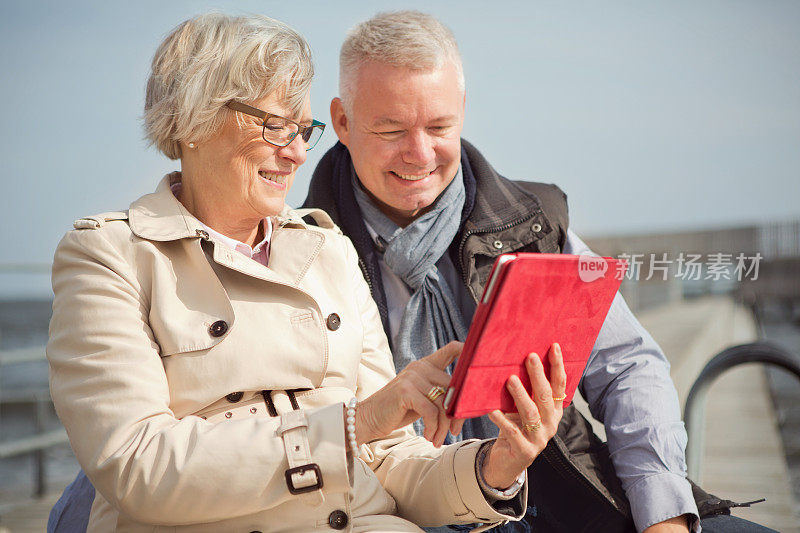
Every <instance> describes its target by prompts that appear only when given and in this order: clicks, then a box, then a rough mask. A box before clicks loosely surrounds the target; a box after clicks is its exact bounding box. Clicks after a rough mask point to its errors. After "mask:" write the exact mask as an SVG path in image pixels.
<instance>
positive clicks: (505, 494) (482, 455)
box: [475, 441, 526, 500]
mask: <svg viewBox="0 0 800 533" xmlns="http://www.w3.org/2000/svg"><path fill="white" fill-rule="evenodd" d="M493 444H494V441H492V442H489V443H486V444H484V445H483V446H481V449H480V450H478V457H477V458H476V461H475V473H476V474H477V475H478V485H479V486H480V488H481V490H482V491H483V493H484V494H485V495H487V496H490V497H492V498H494V499H496V500H510V499H512V498H513V497H514V496H516V495H517V493H518V492H519V489H521V488H522V486H523V485H524V484H525V474H526V472H522V473H521V474H520V475H519V476H518V477H517V479H516V480H515V481H514V483H512V484H511V486H510V487H508V488H507V489H506V490H499V489H496V488H494V487H492V486H490V485H489V484H488V483H486V480H485V479H483V461H484V460H485V459H486V456H487V455H489V450H490V449H491V448H492V445H493Z"/></svg>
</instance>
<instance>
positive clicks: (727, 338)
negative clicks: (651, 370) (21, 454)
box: [0, 297, 800, 533]
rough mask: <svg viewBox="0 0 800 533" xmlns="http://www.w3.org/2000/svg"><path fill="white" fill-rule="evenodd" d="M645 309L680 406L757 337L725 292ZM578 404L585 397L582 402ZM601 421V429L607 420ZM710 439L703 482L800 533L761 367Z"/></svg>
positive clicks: (729, 393)
mask: <svg viewBox="0 0 800 533" xmlns="http://www.w3.org/2000/svg"><path fill="white" fill-rule="evenodd" d="M638 315H639V318H640V320H641V322H642V324H643V325H644V326H645V327H646V328H647V329H648V330H649V331H650V332H651V333H652V335H653V337H654V338H655V339H656V340H657V341H658V342H659V344H661V346H662V347H663V348H664V351H665V353H666V354H667V356H668V357H669V359H670V362H671V364H672V370H671V373H672V377H673V380H674V381H675V383H676V388H677V390H678V395H679V397H680V400H681V405H683V403H684V402H685V398H686V394H687V393H688V390H689V387H690V386H691V384H692V383H693V382H694V379H695V378H696V376H697V374H698V373H699V372H700V370H701V369H702V368H703V366H704V365H705V363H706V362H707V361H708V359H710V358H711V357H712V356H713V355H715V354H716V353H717V352H719V351H720V350H722V349H723V348H725V347H727V346H731V345H734V344H741V343H745V342H749V341H751V340H753V339H755V337H756V331H755V325H754V323H753V321H752V318H751V317H750V316H749V314H748V312H746V311H745V310H744V309H741V308H738V307H736V306H735V305H734V304H733V302H732V301H731V300H729V299H727V298H722V297H719V298H703V299H698V300H693V301H690V302H680V303H675V304H669V305H667V306H664V307H660V308H657V309H654V310H650V311H647V312H642V313H638ZM577 400H579V398H578V399H577ZM578 404H580V401H576V405H578ZM584 408H585V404H584ZM596 427H597V429H598V432H599V433H600V434H602V433H603V432H602V426H599V425H596ZM705 444H706V448H705V453H704V458H703V471H702V479H701V481H702V485H703V486H704V487H705V488H706V489H707V490H709V491H710V492H712V493H714V494H717V495H718V496H720V497H723V498H729V499H733V500H738V501H748V500H754V499H757V498H762V497H763V498H767V501H766V502H765V503H761V504H758V505H756V506H754V507H752V508H750V509H738V510H735V511H734V514H735V515H736V516H741V517H742V518H747V519H749V520H753V521H755V522H758V523H761V524H764V525H766V526H769V527H772V528H773V529H776V530H778V531H780V532H782V533H800V527H798V524H799V523H800V520H798V517H797V516H796V515H795V514H793V507H795V506H796V502H795V501H794V498H793V496H792V493H791V490H790V484H789V474H788V470H787V466H786V459H785V455H784V451H783V445H782V442H781V440H780V437H779V434H778V429H777V422H776V420H775V416H774V409H773V406H772V402H771V399H770V396H769V392H768V390H767V384H766V379H765V373H764V370H763V368H762V367H759V366H749V365H748V366H745V367H739V368H737V369H734V370H732V371H730V372H729V373H728V374H725V375H723V376H722V377H721V378H720V379H719V380H718V382H717V383H715V384H714V385H713V386H712V387H711V391H710V393H709V397H708V404H707V411H706V440H705ZM53 488H55V487H53ZM57 497H58V495H57V494H53V495H50V496H48V497H45V498H44V499H42V500H40V501H37V502H33V503H30V504H27V505H23V506H20V507H17V508H15V509H14V510H13V511H11V512H9V513H6V514H4V515H3V516H2V517H0V533H29V532H37V533H38V532H42V531H45V527H46V524H47V515H48V513H49V510H50V507H51V506H52V504H53V503H54V502H55V501H56V499H57Z"/></svg>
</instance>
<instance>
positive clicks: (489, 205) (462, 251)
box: [304, 140, 728, 532]
mask: <svg viewBox="0 0 800 533" xmlns="http://www.w3.org/2000/svg"><path fill="white" fill-rule="evenodd" d="M461 154H462V155H461V165H462V173H463V176H464V185H465V189H466V201H465V205H464V210H463V213H462V220H461V227H460V230H459V233H458V235H457V237H456V239H454V241H453V243H452V245H451V246H450V250H449V253H450V254H451V258H452V259H453V264H454V265H456V268H457V269H458V270H459V273H460V274H461V276H462V279H463V281H464V284H465V286H466V287H467V289H468V290H469V292H470V294H471V295H472V297H473V298H474V299H475V301H476V302H477V301H478V299H479V298H480V296H481V293H482V291H483V285H484V283H485V282H486V280H487V278H488V277H489V272H490V270H491V268H492V264H493V263H494V260H495V258H496V257H497V256H499V255H500V254H504V253H511V252H538V253H560V252H561V251H562V249H563V247H564V244H565V242H566V238H567V227H568V224H569V217H568V211H567V199H566V195H565V194H564V193H563V192H562V191H561V190H560V189H559V188H558V187H557V186H555V185H550V184H544V183H533V182H524V181H511V180H508V179H506V178H504V177H502V176H500V175H499V174H498V173H497V172H496V171H495V170H494V169H493V168H492V166H491V165H490V164H489V162H488V161H486V159H485V158H484V157H483V156H482V155H481V153H480V152H479V151H478V150H477V149H476V148H475V147H474V146H472V145H471V144H470V143H468V142H467V141H463V140H462V152H461ZM350 165H351V163H350V157H349V154H348V153H347V148H346V147H344V146H343V145H342V144H341V143H337V144H336V145H335V146H334V147H333V148H331V149H330V150H329V151H328V153H326V154H325V156H324V157H323V158H322V160H321V161H320V162H319V164H318V165H317V168H316V170H315V171H314V175H313V177H312V179H311V184H310V186H309V193H308V197H307V198H306V200H305V203H304V207H312V206H313V207H319V208H321V209H323V210H325V211H327V212H328V214H330V215H331V217H332V218H333V220H334V222H335V223H336V224H338V225H339V226H340V227H341V228H342V231H344V233H345V234H346V235H348V236H349V237H350V238H351V239H352V241H353V244H354V245H355V248H356V250H357V251H358V254H359V259H360V266H361V269H362V271H363V273H364V277H365V278H366V279H367V283H368V284H369V286H370V289H371V291H372V296H373V298H374V299H375V301H376V302H377V304H378V308H379V310H380V312H381V318H382V320H383V324H384V329H385V330H386V331H387V336H388V331H389V328H388V313H387V303H386V295H385V294H384V291H383V283H382V281H381V275H380V268H379V265H378V252H377V250H376V249H375V247H374V244H373V241H372V239H371V238H370V236H369V234H368V233H367V230H366V227H365V226H364V223H363V220H362V216H361V212H360V209H359V207H358V204H357V203H356V201H355V197H354V195H353V191H352V186H351V182H350V167H349V166H350ZM529 477H530V479H532V480H534V481H533V482H532V483H531V484H530V489H529V507H534V508H535V511H533V512H530V513H529V516H526V518H525V520H526V521H529V522H530V523H531V526H533V527H535V528H536V530H537V531H564V532H576V531H606V532H613V531H634V526H633V521H632V519H631V515H630V507H629V504H628V500H627V498H626V497H625V493H624V491H623V489H622V486H621V484H620V482H619V480H618V479H617V476H616V474H615V472H614V467H613V464H612V462H611V459H610V457H609V452H608V447H607V446H606V444H605V443H604V442H602V441H601V440H600V439H599V438H598V437H597V436H596V435H595V434H594V433H593V431H592V429H591V425H590V424H589V422H588V421H587V420H586V419H585V418H584V417H583V416H582V415H581V414H580V413H579V412H578V411H577V410H576V409H575V408H574V407H572V406H570V407H568V408H567V409H566V410H565V411H564V416H563V417H562V420H561V423H560V425H559V428H558V433H557V434H556V436H555V437H553V439H552V440H551V441H550V443H549V444H548V445H547V447H546V448H545V450H544V451H543V452H542V453H541V454H540V455H539V457H537V459H536V460H535V461H534V463H533V464H532V465H531V467H530V469H529ZM697 490H699V489H697ZM695 497H696V499H698V507H699V508H700V512H701V516H703V515H704V514H706V515H707V514H716V513H727V512H728V506H727V505H726V502H724V501H720V500H719V499H716V498H714V497H712V496H709V495H708V494H706V493H704V492H702V491H701V490H700V492H699V493H698V492H697V491H696V492H695ZM715 502H716V503H717V504H721V505H712V504H714V503H715ZM704 511H705V512H704Z"/></svg>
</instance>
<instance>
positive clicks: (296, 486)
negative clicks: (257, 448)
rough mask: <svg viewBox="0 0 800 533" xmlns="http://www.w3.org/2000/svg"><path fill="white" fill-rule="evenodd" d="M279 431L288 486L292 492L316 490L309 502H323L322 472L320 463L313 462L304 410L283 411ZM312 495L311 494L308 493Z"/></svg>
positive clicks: (304, 492) (300, 492)
mask: <svg viewBox="0 0 800 533" xmlns="http://www.w3.org/2000/svg"><path fill="white" fill-rule="evenodd" d="M280 416H281V423H280V425H279V426H278V430H277V433H278V435H280V436H281V437H282V438H283V448H284V450H285V451H286V460H287V462H288V463H289V468H288V469H287V470H286V472H285V476H286V486H287V487H288V488H289V492H291V493H292V494H306V493H309V492H316V497H314V498H306V499H309V500H310V501H308V502H307V503H313V502H314V500H316V503H321V502H322V498H321V496H322V493H321V492H320V491H319V490H320V489H321V488H322V485H323V482H322V472H320V469H319V465H317V464H316V463H313V462H311V461H312V457H311V446H310V445H309V443H308V430H307V429H308V421H307V419H306V413H305V411H302V410H292V411H287V412H285V413H281V415H280ZM308 496H311V495H308Z"/></svg>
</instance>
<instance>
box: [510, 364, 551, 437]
mask: <svg viewBox="0 0 800 533" xmlns="http://www.w3.org/2000/svg"><path fill="white" fill-rule="evenodd" d="M506 388H507V389H508V392H509V393H510V394H511V397H512V398H513V399H514V404H515V405H516V406H517V413H519V417H520V426H521V427H522V429H523V430H525V428H526V427H527V428H528V429H527V431H534V430H532V429H531V428H532V427H534V426H536V424H537V423H541V420H542V417H541V416H540V415H539V408H538V407H537V406H536V404H535V403H534V402H533V400H531V397H530V396H528V391H526V390H525V386H524V385H523V384H522V381H521V380H520V379H519V377H518V376H513V375H512V376H511V377H510V378H508V382H507V383H506Z"/></svg>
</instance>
